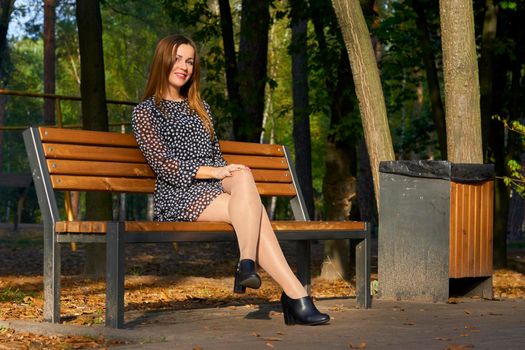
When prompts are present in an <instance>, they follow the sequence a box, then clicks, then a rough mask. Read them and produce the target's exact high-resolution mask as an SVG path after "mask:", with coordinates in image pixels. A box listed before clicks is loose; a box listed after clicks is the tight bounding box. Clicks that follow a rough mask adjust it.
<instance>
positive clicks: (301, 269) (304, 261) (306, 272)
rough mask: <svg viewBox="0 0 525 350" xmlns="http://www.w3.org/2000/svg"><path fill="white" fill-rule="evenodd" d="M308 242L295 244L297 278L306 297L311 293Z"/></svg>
mask: <svg viewBox="0 0 525 350" xmlns="http://www.w3.org/2000/svg"><path fill="white" fill-rule="evenodd" d="M310 251H311V243H310V241H298V242H297V278H298V279H299V281H300V282H301V284H302V285H303V287H304V289H306V292H307V293H308V295H310V293H311V291H312V280H311V276H312V271H311V269H310V255H311V254H310Z"/></svg>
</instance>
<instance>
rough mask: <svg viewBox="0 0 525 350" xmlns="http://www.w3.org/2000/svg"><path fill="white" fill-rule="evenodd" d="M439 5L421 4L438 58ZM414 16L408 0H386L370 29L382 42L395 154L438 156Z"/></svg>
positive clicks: (382, 63)
mask: <svg viewBox="0 0 525 350" xmlns="http://www.w3.org/2000/svg"><path fill="white" fill-rule="evenodd" d="M438 10H439V9H438V7H437V2H432V1H428V2H427V3H426V4H425V11H426V18H427V23H428V26H429V30H430V40H431V45H432V48H433V52H434V54H435V55H436V59H437V60H438V61H440V60H441V57H440V53H441V44H440V41H439V36H438V35H437V33H439V11H438ZM416 18H417V15H416V13H415V12H414V9H413V7H412V0H401V1H387V2H385V6H384V8H383V11H382V16H381V23H380V25H379V26H377V27H376V28H374V29H373V30H372V32H373V35H375V36H377V38H378V40H379V42H380V43H381V45H382V50H381V52H382V56H381V60H380V62H379V65H380V71H381V79H382V85H383V91H384V94H385V102H386V106H387V115H388V116H389V123H390V128H391V132H392V140H393V143H394V150H395V152H396V154H397V157H398V158H408V159H410V158H415V159H428V158H439V149H438V141H437V135H436V134H435V129H436V128H435V126H434V122H433V119H432V115H431V109H430V102H429V98H428V88H427V85H426V79H427V78H426V74H425V69H424V63H423V52H422V49H421V44H420V40H419V37H420V35H423V33H422V32H421V29H420V28H419V27H418V25H417V23H416ZM439 64H440V63H438V65H439Z"/></svg>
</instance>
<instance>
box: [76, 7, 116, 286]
mask: <svg viewBox="0 0 525 350" xmlns="http://www.w3.org/2000/svg"><path fill="white" fill-rule="evenodd" d="M76 13H77V26H78V41H79V48H80V69H81V72H80V80H81V85H80V92H81V95H82V125H83V128H84V129H87V130H102V131H106V130H108V113H107V108H106V87H105V77H104V55H103V46H102V18H101V14H100V4H99V1H88V0H77V9H76ZM86 219H87V220H111V219H112V201H111V194H108V193H94V192H91V193H87V194H86ZM105 261H106V251H105V245H102V244H88V245H87V249H86V264H85V266H84V274H85V275H86V276H90V277H102V276H103V275H104V272H105V271H104V270H105Z"/></svg>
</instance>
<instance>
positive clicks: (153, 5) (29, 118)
mask: <svg viewBox="0 0 525 350" xmlns="http://www.w3.org/2000/svg"><path fill="white" fill-rule="evenodd" d="M44 3H45V4H47V6H48V11H50V10H49V8H51V9H53V11H54V13H55V18H54V21H52V23H54V26H55V27H54V30H52V31H51V32H49V29H48V31H47V34H46V30H45V28H44V18H48V20H49V13H50V12H48V13H46V14H45V13H44ZM77 3H78V4H80V3H86V1H77V2H75V1H70V0H57V1H55V0H52V1H51V0H46V1H37V0H17V1H12V0H1V1H0V4H1V5H2V9H1V10H0V11H1V12H0V14H1V16H0V17H1V18H0V21H1V23H0V59H1V61H0V88H1V89H8V90H15V91H25V92H40V93H41V92H48V93H56V94H58V95H66V96H81V95H82V96H84V94H82V91H81V84H80V83H81V80H82V79H81V69H80V66H81V62H80V59H81V56H82V55H83V51H82V46H81V45H79V44H80V43H79V33H78V31H79V28H80V22H79V23H78V24H77V19H78V18H84V17H82V15H86V16H88V17H89V15H88V10H89V9H86V6H84V5H83V6H84V7H83V8H82V9H81V8H80V7H78V8H77ZM91 3H98V2H97V1H92V2H91ZM97 5H98V4H97ZM99 5H100V14H101V23H102V27H101V28H102V42H101V43H100V40H99V44H102V47H103V72H104V73H105V77H104V79H105V94H106V98H107V99H108V100H116V101H129V102H139V101H140V100H141V95H142V92H143V88H144V85H145V81H146V78H147V74H148V69H149V62H150V60H151V58H152V55H153V51H154V47H155V45H156V42H157V40H158V39H160V38H162V37H164V36H166V35H169V34H173V33H183V34H187V35H189V36H191V37H192V38H193V39H194V41H196V42H197V43H198V45H199V47H200V52H201V56H202V64H203V73H204V74H203V79H202V83H203V96H204V99H205V100H206V101H207V102H208V103H209V104H210V105H211V106H212V111H213V114H214V117H215V119H216V121H217V131H218V134H219V137H220V138H222V139H236V140H252V141H253V140H256V141H261V142H265V143H281V144H284V145H287V146H289V148H290V150H291V151H292V153H293V154H300V155H301V156H300V157H295V163H296V168H297V172H298V173H299V177H300V181H301V187H302V189H303V192H304V195H305V197H306V200H307V202H308V203H309V211H310V215H311V216H312V217H316V218H319V219H332V220H343V219H349V218H350V219H361V220H366V221H371V222H372V223H374V224H375V223H376V222H377V219H376V217H377V213H376V209H375V208H376V204H375V199H374V194H373V185H372V180H371V173H370V165H369V162H368V156H367V150H366V146H365V142H364V141H363V131H362V124H361V118H360V111H359V108H358V103H357V98H356V96H355V89H354V84H353V79H352V73H351V69H350V62H349V60H348V54H347V52H346V48H345V45H344V41H343V38H342V35H341V30H340V29H339V27H338V22H337V18H336V15H335V13H334V9H333V7H332V2H331V1H330V0H288V1H285V0H261V1H258V0H254V1H248V0H243V1H241V0H233V1H225V0H190V1H182V0H171V1H168V0H148V1H140V0H131V1H129V0H128V1H124V0H103V1H100V3H99ZM361 6H362V9H363V13H364V14H365V18H366V20H367V24H368V29H369V31H370V34H371V40H372V44H373V48H374V51H375V56H376V60H377V64H378V67H379V70H380V74H381V83H382V87H383V92H384V98H385V103H386V108H387V116H388V122H389V126H390V131H391V136H392V140H393V146H394V152H395V157H396V159H447V157H446V136H445V125H444V120H445V116H444V113H445V112H444V97H443V96H444V94H443V89H444V87H443V85H444V84H443V73H442V66H443V64H442V50H441V41H440V39H441V36H440V18H439V2H438V1H433V0H383V1H374V0H372V1H361ZM473 8H474V18H475V34H476V44H477V53H478V66H479V81H480V91H481V115H482V135H483V139H482V142H483V156H484V160H485V163H494V164H495V165H496V172H497V175H498V176H504V175H505V174H506V171H507V170H506V164H507V161H508V160H509V159H511V158H514V159H517V160H518V161H519V162H520V161H521V162H522V164H523V162H525V156H524V155H523V153H522V146H521V140H520V139H519V137H518V136H516V135H514V134H512V133H508V132H507V131H506V129H505V127H504V125H503V123H501V122H499V121H497V120H494V119H492V118H491V117H492V116H493V115H500V116H501V117H502V118H508V119H510V120H518V121H522V119H523V118H524V110H525V99H524V96H523V95H524V93H525V89H524V87H523V84H524V75H525V71H524V63H525V52H524V50H525V43H524V38H525V33H524V31H525V27H524V26H523V22H524V19H525V2H524V1H523V0H516V1H496V0H474V1H473ZM82 11H86V12H85V13H82ZM90 18H91V17H90ZM91 19H92V18H91ZM48 23H50V22H48ZM87 25H88V26H89V25H91V24H89V23H88V24H87ZM93 28H95V27H93ZM92 32H96V30H95V29H93V30H92ZM50 33H54V50H53V51H54V55H55V56H54V57H53V58H52V59H51V66H52V67H54V70H55V73H54V74H53V75H54V77H51V78H50V76H49V75H47V74H44V71H45V68H44V67H45V60H44V51H45V50H44V48H45V45H44V42H45V41H46V40H50V39H49V38H50ZM86 40H87V39H86ZM46 47H49V43H48V44H47V45H46ZM93 47H95V46H93ZM88 51H90V50H88ZM91 51H93V52H88V53H85V55H89V54H92V53H93V54H94V51H96V50H94V49H93V50H91ZM84 52H85V51H84ZM47 57H50V56H47ZM51 57H52V56H51ZM86 57H88V56H86ZM88 59H89V58H88ZM47 62H49V58H48V61H47ZM47 64H49V63H47ZM48 71H49V68H48ZM48 74H49V73H48ZM49 79H52V80H53V81H54V83H53V84H52V83H51V82H50V80H49ZM46 84H47V85H46ZM46 86H47V88H46ZM48 101H51V107H47V112H45V110H46V108H45V106H44V104H45V103H44V100H43V99H42V98H29V97H22V96H12V95H0V127H3V131H1V134H0V170H1V171H0V172H2V173H27V172H29V167H28V164H27V159H26V154H25V150H24V146H23V142H22V137H21V130H22V129H23V128H24V127H26V126H28V125H39V124H44V123H46V124H55V123H58V112H57V110H56V109H55V108H54V103H53V102H52V100H48ZM47 103H49V102H47ZM83 108H85V107H84V106H82V105H81V103H80V102H79V101H67V100H63V101H61V103H60V110H61V123H62V124H63V125H65V126H72V127H73V126H76V127H81V126H84V127H86V126H87V125H88V124H89V121H88V120H89V118H91V117H89V116H88V115H87V114H86V112H85V111H84V112H83ZM107 110H108V113H107V115H108V121H107V122H105V123H106V125H107V124H109V125H110V128H111V129H113V130H115V131H121V126H122V125H124V127H126V128H127V129H126V130H127V131H128V132H129V131H130V129H129V122H130V117H131V110H132V106H130V105H119V104H108V105H107ZM95 118H98V117H92V119H93V120H94V119H95ZM88 128H89V127H88ZM496 187H497V193H496V215H495V218H496V227H495V237H499V239H497V240H498V241H499V242H500V244H501V242H503V243H502V244H503V246H504V245H505V237H506V236H507V233H509V234H510V235H511V237H512V238H513V239H518V238H520V237H521V234H522V233H521V232H522V230H521V226H522V222H523V214H524V204H523V200H522V198H521V197H520V196H517V195H512V196H511V191H510V190H509V189H508V188H506V187H505V186H504V184H503V181H501V180H498V186H496ZM20 194H21V190H20V189H19V188H14V187H2V190H1V192H0V222H14V221H17V220H21V221H22V222H39V219H40V218H39V209H38V203H37V200H36V195H35V194H34V190H32V189H30V190H29V193H28V194H27V196H25V203H24V206H23V208H24V209H23V211H22V215H21V217H20V218H17V217H16V213H17V206H18V205H19V200H18V198H19V197H20ZM115 206H118V205H115ZM268 207H269V209H270V210H271V211H272V213H275V216H276V217H281V218H282V217H286V216H289V215H290V214H289V209H288V208H286V207H284V206H282V205H281V204H280V203H273V202H271V201H269V202H268ZM147 208H148V206H147V199H146V198H143V197H139V196H136V197H135V196H128V198H127V211H126V213H125V215H126V217H127V218H130V219H138V218H140V217H144V216H146V215H148V210H147ZM85 212H86V208H85V206H83V207H82V208H81V210H80V213H79V215H85ZM115 215H118V212H117V214H115ZM507 218H509V220H507ZM507 221H508V223H507ZM496 246H497V244H496ZM496 249H497V248H496ZM497 256H498V253H497V252H496V253H495V257H496V262H497ZM500 256H501V255H500ZM503 260H504V259H503ZM503 260H500V264H504V262H502V261H503Z"/></svg>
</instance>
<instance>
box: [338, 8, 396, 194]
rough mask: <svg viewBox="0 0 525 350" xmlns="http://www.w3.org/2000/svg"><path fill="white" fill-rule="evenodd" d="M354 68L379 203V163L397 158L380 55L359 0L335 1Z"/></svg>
mask: <svg viewBox="0 0 525 350" xmlns="http://www.w3.org/2000/svg"><path fill="white" fill-rule="evenodd" d="M332 3H333V6H334V9H335V13H336V15H337V19H338V21H339V26H340V27H341V31H342V34H343V39H344V41H345V45H346V50H347V52H348V57H349V59H350V65H351V67H352V75H353V77H354V84H355V88H356V94H357V99H358V101H359V110H360V112H361V119H362V122H363V130H364V135H365V140H366V145H367V149H368V153H369V157H370V165H371V169H372V176H373V179H374V192H375V197H376V202H377V203H379V162H380V161H383V160H394V149H393V145H392V138H391V136H390V129H389V126H388V120H387V116H386V107H385V100H384V96H383V89H382V87H381V80H380V78H379V70H378V68H377V63H376V58H375V54H374V51H373V49H372V42H371V41H370V34H369V32H368V28H367V26H366V22H365V18H364V16H363V11H362V10H361V6H360V4H359V1H358V0H348V1H345V0H332Z"/></svg>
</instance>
